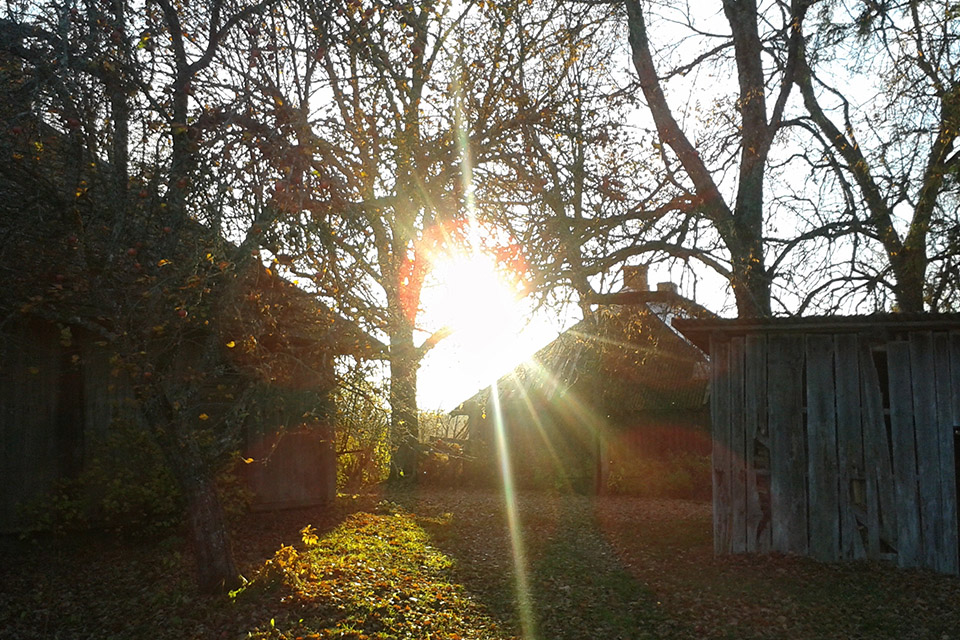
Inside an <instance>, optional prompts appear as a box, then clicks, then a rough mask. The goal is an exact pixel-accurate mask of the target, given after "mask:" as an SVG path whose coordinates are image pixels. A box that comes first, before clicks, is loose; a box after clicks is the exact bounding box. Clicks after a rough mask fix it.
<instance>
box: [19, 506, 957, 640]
mask: <svg viewBox="0 0 960 640" xmlns="http://www.w3.org/2000/svg"><path fill="white" fill-rule="evenodd" d="M382 498H383V496H377V497H368V498H364V499H357V500H351V499H344V500H342V501H341V502H340V503H339V504H338V505H336V506H335V507H334V508H332V509H327V510H312V511H311V510H304V511H290V512H283V513H279V514H264V515H260V516H253V515H251V516H248V517H247V518H246V519H244V520H243V521H241V523H240V527H239V528H238V530H237V532H236V535H235V540H236V541H237V545H238V549H237V551H238V557H239V558H240V560H241V564H242V566H243V568H244V569H243V570H244V573H245V575H246V576H247V577H248V578H249V582H248V584H247V585H246V586H245V587H244V588H243V589H241V590H240V591H239V592H237V593H235V594H234V595H233V596H232V597H231V598H220V599H209V598H201V597H199V596H198V595H197V594H196V593H195V591H194V588H193V585H192V582H191V566H190V557H189V554H188V553H186V551H185V550H184V549H183V543H182V541H179V540H176V539H174V540H171V541H168V542H167V543H166V544H164V545H162V546H160V547H157V546H140V547H136V546H130V545H118V544H117V543H116V542H115V541H109V540H101V539H96V538H85V539H79V538H65V539H51V540H45V541H34V542H26V543H23V542H15V541H14V542H11V541H7V543H6V545H5V547H4V548H3V549H2V550H0V638H28V639H30V638H71V639H73V638H143V637H151V638H229V639H237V640H239V639H240V638H261V639H265V638H277V639H289V640H294V639H297V638H311V639H319V638H355V639H361V638H368V639H377V640H385V639H394V638H395V639H401V638H410V639H421V638H423V639H426V638H445V639H455V638H478V639H479V638H489V639H496V640H506V639H509V638H519V637H522V636H523V634H524V632H526V637H528V638H534V637H535V638H540V639H542V640H552V639H557V640H563V639H571V640H572V639H577V638H600V637H602V638H678V639H685V638H717V639H720V638H724V639H727V638H729V639H739V638H744V639H748V638H785V637H789V638H800V639H814V638H891V639H893V638H896V639H901V638H908V639H909V638H914V639H917V640H928V639H933V640H943V639H944V638H947V639H950V638H957V637H958V632H957V629H960V579H957V578H955V577H945V576H938V575H934V574H931V573H928V572H921V571H900V570H897V569H895V568H892V567H888V566H884V565H878V564H868V563H858V564H848V565H823V564H818V563H816V562H813V561H809V560H804V559H800V558H792V557H782V556H765V557H725V558H715V557H714V556H713V552H712V542H711V540H710V522H709V506H708V505H705V504H697V503H689V502H683V501H670V500H637V499H630V498H625V497H614V498H602V499H598V500H591V499H588V498H585V497H578V496H562V495H555V494H536V493H528V494H522V495H521V496H520V497H519V499H518V501H517V513H518V516H519V529H518V531H517V534H518V535H517V538H516V539H517V540H519V542H520V544H519V547H520V551H521V555H520V557H519V558H517V557H515V556H514V552H513V546H512V544H511V536H510V532H509V529H508V526H507V521H508V520H507V518H506V510H505V507H504V501H503V498H502V496H500V495H498V494H496V493H492V492H441V491H421V492H408V493H405V494H400V495H393V496H391V497H390V499H391V500H392V501H385V500H383V499H382ZM308 525H309V526H308ZM517 567H522V568H523V569H524V570H525V576H526V581H525V583H524V582H522V581H519V580H518V577H517V576H518V575H519V574H518V571H517ZM522 584H525V585H526V591H525V592H523V593H521V592H520V586H521V585H522ZM519 603H526V609H524V608H523V607H521V606H520V605H519ZM522 614H523V615H522Z"/></svg>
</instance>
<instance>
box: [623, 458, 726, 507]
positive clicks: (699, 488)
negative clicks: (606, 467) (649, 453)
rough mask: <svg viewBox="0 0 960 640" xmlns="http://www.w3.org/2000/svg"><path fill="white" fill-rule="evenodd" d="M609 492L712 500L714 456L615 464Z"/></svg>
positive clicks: (644, 459) (640, 460)
mask: <svg viewBox="0 0 960 640" xmlns="http://www.w3.org/2000/svg"><path fill="white" fill-rule="evenodd" d="M606 488H607V491H608V492H610V493H613V494H624V495H636V496H642V497H648V498H683V499H687V500H709V499H710V497H711V495H712V479H711V466H710V456H705V455H699V454H694V453H679V454H673V455H670V456H666V457H664V458H662V459H653V458H639V459H633V460H629V461H626V460H614V462H613V464H611V469H610V473H609V475H608V476H607V484H606Z"/></svg>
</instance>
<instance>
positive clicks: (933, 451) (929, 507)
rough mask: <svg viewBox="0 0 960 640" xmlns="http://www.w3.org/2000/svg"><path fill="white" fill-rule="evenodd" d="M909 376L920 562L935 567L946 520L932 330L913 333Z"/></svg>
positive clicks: (937, 563) (938, 557) (938, 561)
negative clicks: (943, 502)
mask: <svg viewBox="0 0 960 640" xmlns="http://www.w3.org/2000/svg"><path fill="white" fill-rule="evenodd" d="M910 372H911V376H910V380H911V387H912V389H913V419H914V429H915V438H916V446H917V484H918V489H919V493H920V545H921V548H922V553H921V556H920V557H921V564H922V565H923V566H925V567H928V568H930V569H936V568H937V567H938V566H939V565H940V564H941V558H940V556H941V553H942V547H943V540H942V537H943V523H942V522H941V520H940V518H941V515H942V514H941V512H940V452H939V446H938V445H939V438H938V437H937V435H938V433H937V431H938V429H937V397H936V372H935V369H934V358H933V334H932V333H930V332H929V331H915V332H913V333H911V334H910Z"/></svg>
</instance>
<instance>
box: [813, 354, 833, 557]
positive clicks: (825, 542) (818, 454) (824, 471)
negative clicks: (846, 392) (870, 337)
mask: <svg viewBox="0 0 960 640" xmlns="http://www.w3.org/2000/svg"><path fill="white" fill-rule="evenodd" d="M806 348H807V364H806V367H807V451H808V455H809V456H810V457H809V459H808V462H807V475H808V477H809V485H808V491H809V492H810V495H809V504H810V516H809V518H810V519H809V526H810V555H811V556H813V557H814V558H816V559H818V560H824V561H827V562H829V561H836V560H839V559H840V505H839V496H838V488H837V414H836V409H835V407H836V388H835V387H834V384H835V382H834V374H833V336H830V335H809V336H807V341H806Z"/></svg>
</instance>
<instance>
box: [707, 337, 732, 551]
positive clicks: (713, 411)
mask: <svg viewBox="0 0 960 640" xmlns="http://www.w3.org/2000/svg"><path fill="white" fill-rule="evenodd" d="M729 353H730V345H729V343H727V342H725V341H721V340H719V339H717V338H711V339H710V359H711V362H712V366H711V368H710V371H711V377H710V395H711V402H710V430H711V433H712V436H713V450H712V453H711V464H712V466H713V550H714V553H716V554H725V553H730V496H731V494H730V412H729V409H728V407H729V406H730V397H729V391H730V384H729V381H730V376H729V369H728V368H729Z"/></svg>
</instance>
